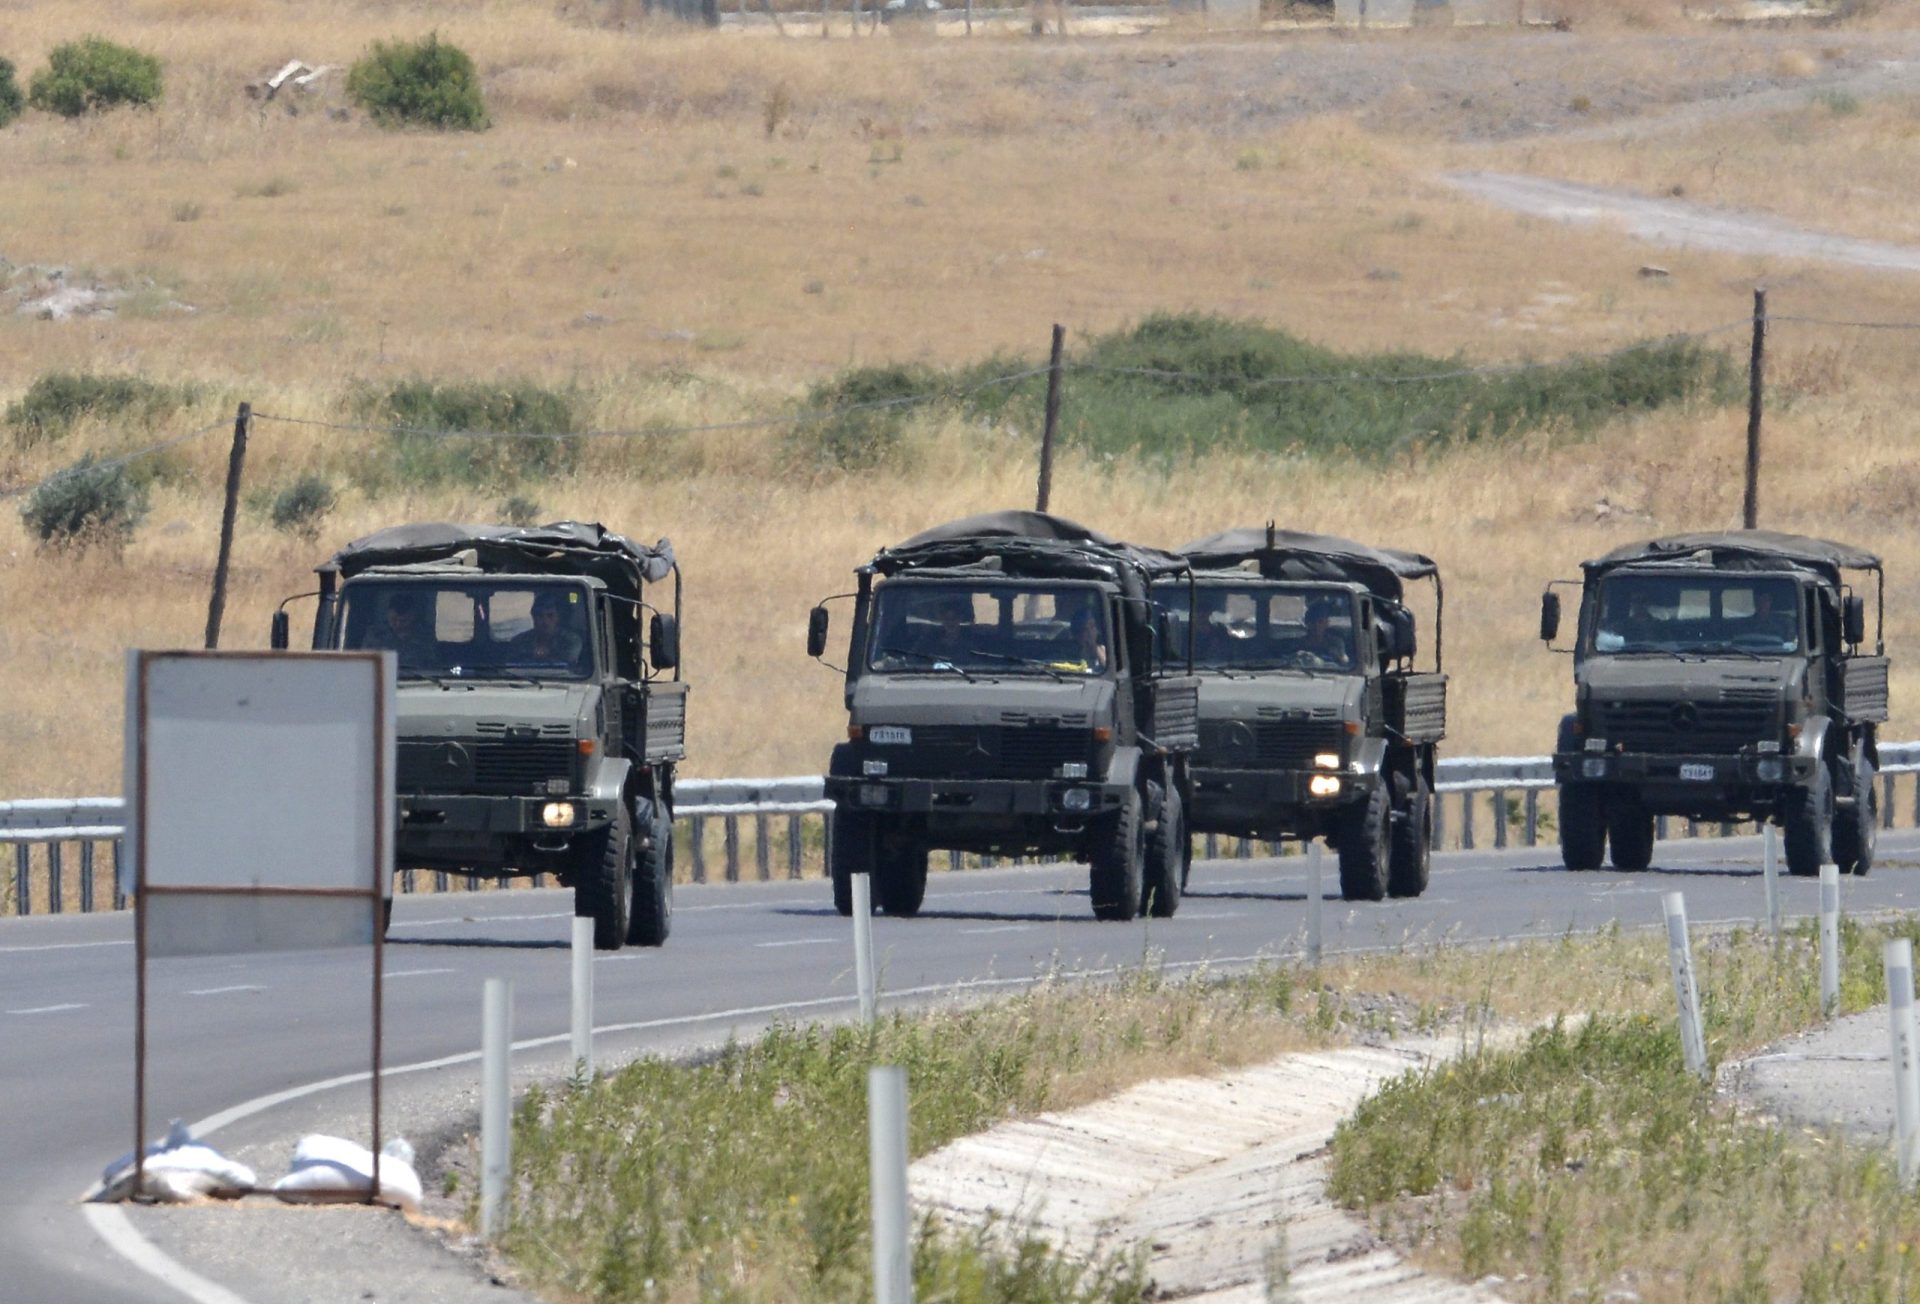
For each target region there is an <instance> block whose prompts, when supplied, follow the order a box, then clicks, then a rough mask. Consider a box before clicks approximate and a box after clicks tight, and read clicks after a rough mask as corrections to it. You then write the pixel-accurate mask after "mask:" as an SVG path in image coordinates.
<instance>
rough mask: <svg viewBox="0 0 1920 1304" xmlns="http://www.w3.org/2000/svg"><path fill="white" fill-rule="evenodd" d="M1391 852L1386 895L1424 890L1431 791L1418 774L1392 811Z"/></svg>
mask: <svg viewBox="0 0 1920 1304" xmlns="http://www.w3.org/2000/svg"><path fill="white" fill-rule="evenodd" d="M1402 783H1405V780H1402ZM1392 854H1393V859H1392V863H1391V864H1389V866H1388V867H1387V895H1388V896H1396V897H1417V896H1419V895H1420V894H1421V893H1422V892H1425V891H1426V890H1427V880H1428V878H1429V877H1430V876H1431V875H1432V872H1433V794H1432V793H1431V792H1430V791H1428V789H1427V781H1426V779H1425V778H1424V777H1422V776H1421V775H1418V774H1416V775H1414V776H1413V783H1412V785H1411V787H1409V788H1408V789H1407V791H1406V795H1405V798H1404V799H1403V801H1402V803H1401V809H1400V810H1399V811H1397V812H1395V813H1394V817H1393V853H1392Z"/></svg>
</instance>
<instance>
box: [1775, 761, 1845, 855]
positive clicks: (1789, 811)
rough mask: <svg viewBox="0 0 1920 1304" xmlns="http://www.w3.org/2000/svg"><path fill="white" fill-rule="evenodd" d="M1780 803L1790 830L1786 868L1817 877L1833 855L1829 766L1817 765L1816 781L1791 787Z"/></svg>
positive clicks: (1815, 770)
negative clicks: (1803, 785)
mask: <svg viewBox="0 0 1920 1304" xmlns="http://www.w3.org/2000/svg"><path fill="white" fill-rule="evenodd" d="M1780 805H1781V811H1780V814H1781V823H1783V824H1785V825H1786V830H1787V836H1786V843H1787V872H1788V873H1789V874H1792V875H1794V876H1796V877H1798V878H1817V877H1818V876H1819V874H1820V866H1822V865H1824V864H1826V863H1827V860H1828V858H1829V857H1831V856H1832V855H1833V780H1832V779H1831V778H1830V777H1829V776H1828V774H1827V767H1826V766H1825V765H1817V766H1815V767H1814V770H1813V782H1812V783H1810V784H1808V785H1807V786H1806V787H1804V788H1794V789H1792V790H1791V791H1790V792H1788V793H1787V795H1786V796H1785V797H1784V798H1782V799H1781V803H1780Z"/></svg>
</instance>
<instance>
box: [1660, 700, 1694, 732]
mask: <svg viewBox="0 0 1920 1304" xmlns="http://www.w3.org/2000/svg"><path fill="white" fill-rule="evenodd" d="M1667 718H1668V719H1669V720H1671V721H1673V727H1674V730H1675V731H1676V732H1678V733H1692V732H1693V731H1694V730H1695V729H1698V728H1699V727H1700V708H1699V707H1697V706H1695V705H1694V704H1693V703H1692V702H1675V703H1674V704H1673V710H1672V711H1670V712H1668V714H1667Z"/></svg>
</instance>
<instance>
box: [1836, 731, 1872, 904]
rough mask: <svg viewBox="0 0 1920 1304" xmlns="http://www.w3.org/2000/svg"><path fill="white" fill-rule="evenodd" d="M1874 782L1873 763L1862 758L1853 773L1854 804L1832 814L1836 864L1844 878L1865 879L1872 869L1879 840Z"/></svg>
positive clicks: (1864, 757)
mask: <svg viewBox="0 0 1920 1304" xmlns="http://www.w3.org/2000/svg"><path fill="white" fill-rule="evenodd" d="M1873 780H1874V770H1873V762H1872V761H1870V760H1868V759H1867V758H1866V756H1865V755H1864V754H1862V755H1861V757H1860V759H1859V760H1858V761H1857V762H1856V763H1855V765H1854V770H1853V803H1852V805H1849V806H1844V807H1840V808H1837V809H1836V810H1835V811H1834V812H1833V863H1834V864H1836V865H1838V866H1839V867H1840V872H1841V873H1842V874H1854V875H1858V876H1861V877H1865V875H1866V873H1867V871H1868V870H1870V869H1872V868H1873V851H1874V847H1875V845H1876V844H1877V843H1878V842H1879V839H1880V794H1879V793H1878V792H1876V791H1875V790H1874V786H1873Z"/></svg>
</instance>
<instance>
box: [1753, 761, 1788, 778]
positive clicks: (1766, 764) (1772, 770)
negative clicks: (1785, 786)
mask: <svg viewBox="0 0 1920 1304" xmlns="http://www.w3.org/2000/svg"><path fill="white" fill-rule="evenodd" d="M1753 777H1754V778H1756V779H1758V780H1760V782H1762V783H1778V782H1780V780H1782V779H1784V778H1786V777H1787V763H1786V762H1785V761H1783V760H1781V759H1780V758H1779V757H1778V756H1770V757H1768V758H1767V759H1766V760H1764V761H1761V762H1760V763H1759V764H1758V765H1756V766H1754V767H1753Z"/></svg>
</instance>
